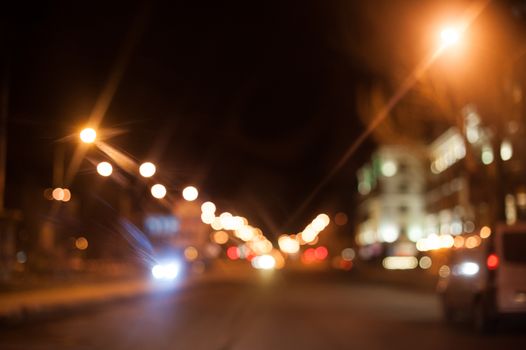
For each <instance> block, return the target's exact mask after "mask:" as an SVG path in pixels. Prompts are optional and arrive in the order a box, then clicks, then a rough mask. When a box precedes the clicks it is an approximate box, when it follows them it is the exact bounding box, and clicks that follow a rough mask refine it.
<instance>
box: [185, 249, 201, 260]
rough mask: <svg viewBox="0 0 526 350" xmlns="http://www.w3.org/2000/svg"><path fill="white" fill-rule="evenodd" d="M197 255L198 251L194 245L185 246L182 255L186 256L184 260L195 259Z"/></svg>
mask: <svg viewBox="0 0 526 350" xmlns="http://www.w3.org/2000/svg"><path fill="white" fill-rule="evenodd" d="M198 256H199V252H198V251H197V249H196V248H195V247H192V246H190V247H186V248H185V250H184V257H185V258H186V260H188V261H194V260H195V259H197V257H198Z"/></svg>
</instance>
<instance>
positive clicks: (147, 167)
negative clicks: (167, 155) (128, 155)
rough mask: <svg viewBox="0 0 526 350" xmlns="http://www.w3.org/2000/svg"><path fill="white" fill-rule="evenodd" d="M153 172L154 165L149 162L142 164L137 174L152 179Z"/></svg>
mask: <svg viewBox="0 0 526 350" xmlns="http://www.w3.org/2000/svg"><path fill="white" fill-rule="evenodd" d="M155 171H156V168H155V165H154V164H153V163H150V162H146V163H142V164H141V166H140V167H139V173H140V174H141V176H142V177H152V176H153V175H155Z"/></svg>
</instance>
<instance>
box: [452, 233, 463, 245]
mask: <svg viewBox="0 0 526 350" xmlns="http://www.w3.org/2000/svg"><path fill="white" fill-rule="evenodd" d="M453 245H454V246H455V248H462V247H463V246H464V237H461V236H457V237H455V242H454V243H453Z"/></svg>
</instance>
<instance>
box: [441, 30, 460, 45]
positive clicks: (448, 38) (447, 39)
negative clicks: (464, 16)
mask: <svg viewBox="0 0 526 350" xmlns="http://www.w3.org/2000/svg"><path fill="white" fill-rule="evenodd" d="M440 40H441V42H442V45H443V46H444V47H447V46H452V45H455V44H457V43H458V42H459V41H460V31H459V30H458V29H457V28H455V27H446V28H444V29H443V30H442V31H441V32H440Z"/></svg>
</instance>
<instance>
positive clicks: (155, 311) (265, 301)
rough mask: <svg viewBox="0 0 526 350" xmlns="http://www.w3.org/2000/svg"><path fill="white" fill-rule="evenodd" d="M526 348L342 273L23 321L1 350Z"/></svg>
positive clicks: (216, 285)
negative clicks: (448, 319)
mask: <svg viewBox="0 0 526 350" xmlns="http://www.w3.org/2000/svg"><path fill="white" fill-rule="evenodd" d="M416 348H419V349H425V350H430V349H526V330H525V329H524V327H522V326H519V327H514V326H511V327H509V328H505V329H502V330H500V331H499V332H498V333H497V334H495V335H491V336H480V335H477V334H475V333H473V332H472V331H470V330H469V329H468V327H466V326H462V325H460V326H458V327H450V326H447V325H444V324H443V323H442V321H441V317H440V312H439V305H438V303H437V300H436V299H435V297H434V295H433V294H432V293H426V292H422V291H415V290H410V289H404V288H401V287H393V286H386V285H381V284H377V283H367V282H363V281H357V280H354V279H353V278H351V277H349V276H345V277H343V276H341V275H340V276H324V275H320V274H312V275H305V274H302V275H286V276H285V275H283V274H278V273H274V274H272V273H271V274H268V275H262V276H259V277H257V278H249V279H228V280H227V279H225V280H213V281H205V282H200V283H196V284H194V285H191V286H187V287H185V288H181V289H178V290H173V291H170V292H164V293H162V294H156V295H151V296H149V297H144V298H141V299H135V300H128V301H123V302H119V303H115V304H111V305H105V306H99V307H94V308H93V309H90V310H84V311H82V312H78V313H74V314H70V315H67V316H62V317H55V318H53V319H47V320H41V321H35V322H32V323H30V324H24V325H18V326H10V327H4V329H2V330H1V331H0V349H4V350H7V349H141V350H142V349H218V350H220V349H225V350H226V349H251V350H254V349H255V350H257V349H416Z"/></svg>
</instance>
